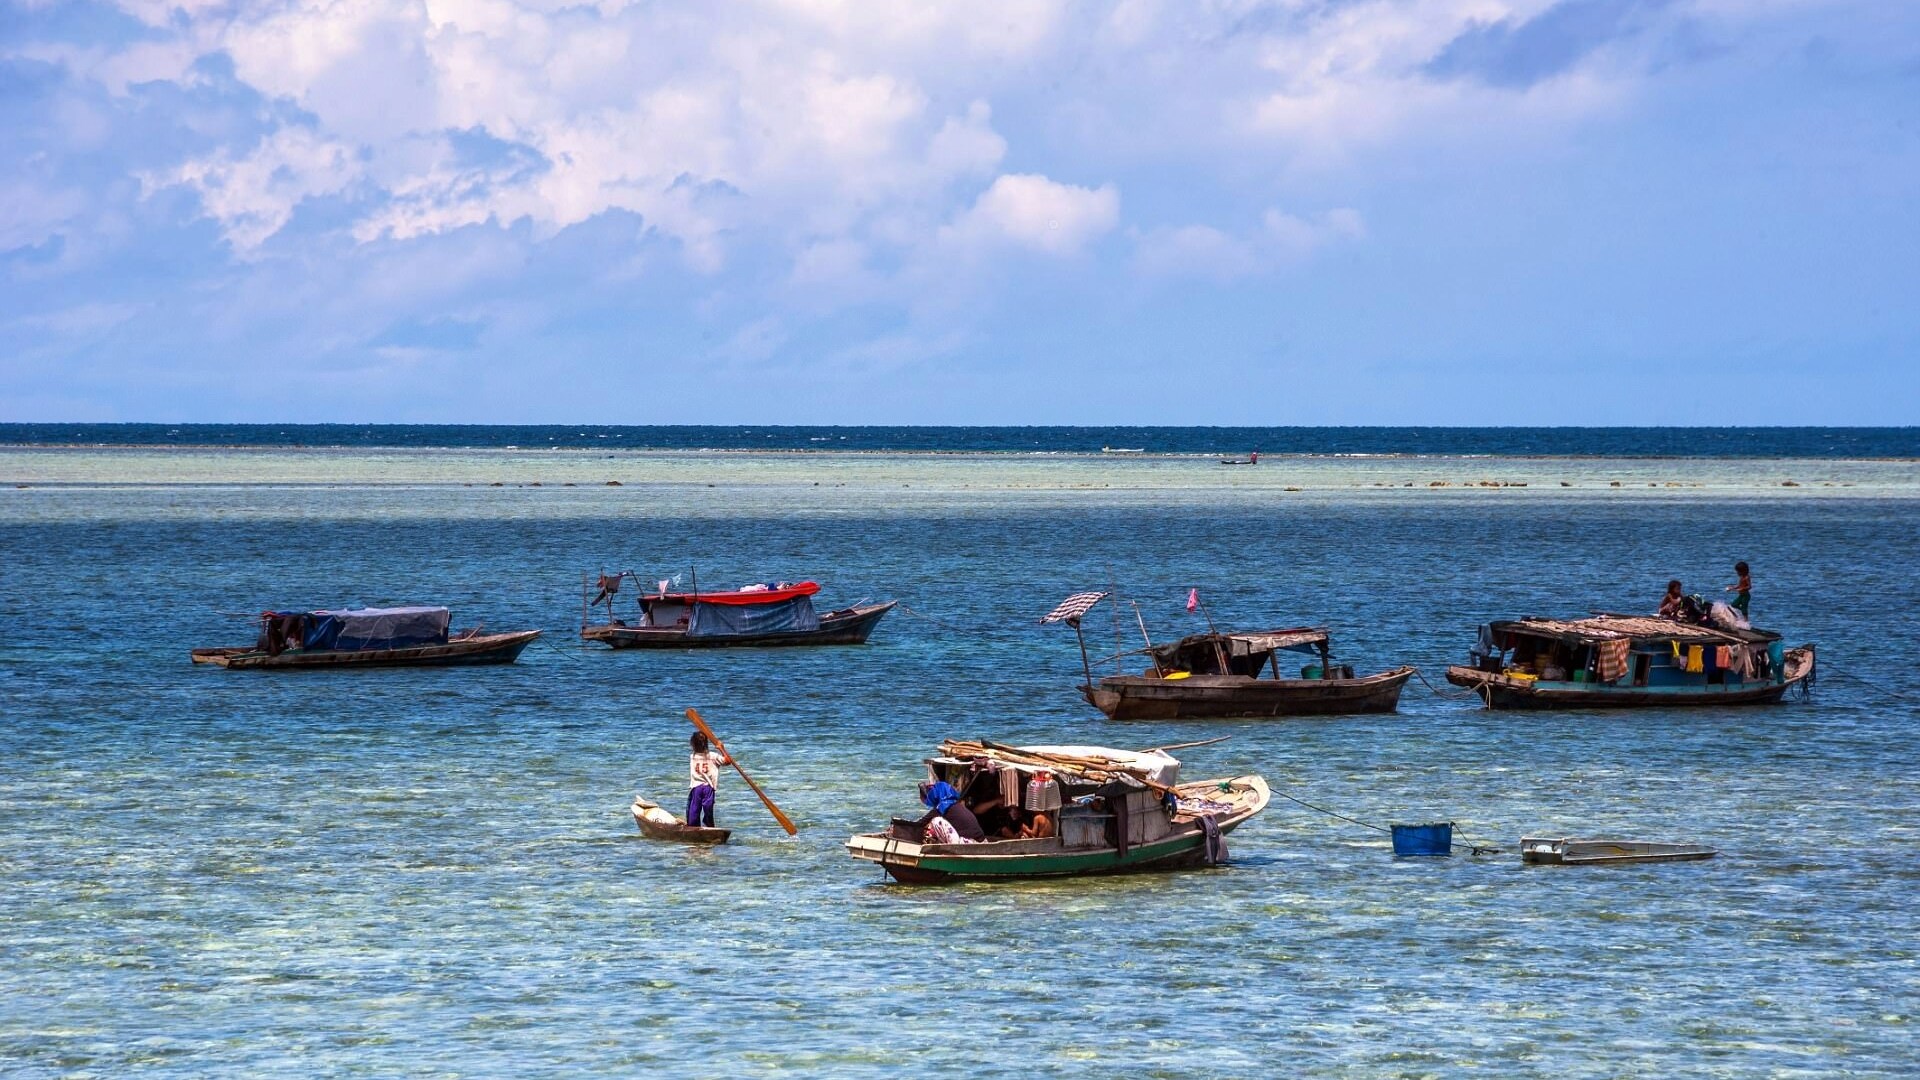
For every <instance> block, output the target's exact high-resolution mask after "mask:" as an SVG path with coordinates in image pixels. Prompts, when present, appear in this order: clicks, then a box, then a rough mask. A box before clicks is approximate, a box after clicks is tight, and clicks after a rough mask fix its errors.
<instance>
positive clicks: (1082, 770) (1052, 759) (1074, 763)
mask: <svg viewBox="0 0 1920 1080" xmlns="http://www.w3.org/2000/svg"><path fill="white" fill-rule="evenodd" d="M940 752H941V753H942V754H944V755H946V756H947V757H953V758H989V759H991V760H994V761H1001V762H1005V763H1007V764H1009V765H1022V766H1025V767H1027V768H1029V769H1048V770H1051V771H1053V772H1057V773H1063V774H1065V775H1068V776H1077V777H1080V778H1082V779H1085V780H1091V781H1093V782H1094V783H1099V784H1104V783H1107V782H1109V781H1111V780H1115V779H1118V778H1119V777H1122V776H1125V777H1127V778H1128V779H1131V780H1133V781H1135V782H1137V783H1140V784H1143V785H1145V786H1147V787H1149V788H1151V789H1153V790H1154V791H1157V792H1159V793H1161V794H1163V795H1164V794H1166V793H1167V792H1169V791H1172V790H1173V789H1172V788H1170V787H1167V786H1166V785H1165V784H1161V783H1158V782H1156V781H1153V780H1149V779H1148V778H1147V777H1148V775H1149V772H1150V770H1148V769H1146V768H1143V767H1141V766H1139V765H1132V764H1128V763H1126V762H1121V761H1116V760H1114V759H1112V758H1109V757H1094V756H1084V755H1079V754H1049V753H1037V752H1035V751H1031V750H1022V749H1020V748H1019V747H1015V746H1005V745H1002V744H1000V743H996V742H988V741H986V740H984V739H982V740H979V741H973V740H968V739H948V740H947V741H946V742H943V743H941V744H940Z"/></svg>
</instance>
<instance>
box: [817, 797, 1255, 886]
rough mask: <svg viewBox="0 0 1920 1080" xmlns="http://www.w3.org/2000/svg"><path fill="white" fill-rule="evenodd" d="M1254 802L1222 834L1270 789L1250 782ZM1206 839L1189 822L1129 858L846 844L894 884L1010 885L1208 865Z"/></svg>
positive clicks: (871, 838) (1032, 848) (861, 841)
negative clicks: (1026, 880) (1024, 880)
mask: <svg viewBox="0 0 1920 1080" xmlns="http://www.w3.org/2000/svg"><path fill="white" fill-rule="evenodd" d="M1248 780H1249V781H1250V782H1251V784H1252V787H1251V789H1250V790H1251V791H1252V792H1253V801H1252V802H1251V804H1250V805H1248V806H1246V807H1245V808H1243V809H1242V810H1240V811H1238V812H1236V813H1233V814H1230V815H1227V816H1223V817H1220V818H1218V819H1217V820H1218V823H1219V826H1220V831H1221V832H1222V833H1229V832H1232V831H1233V830H1234V828H1235V827H1236V826H1238V825H1239V824H1240V823H1241V822H1243V821H1246V820H1247V819H1248V818H1250V817H1252V816H1253V815H1254V814H1257V813H1259V812H1260V811H1261V810H1263V809H1265V808H1266V805H1267V798H1268V795H1267V785H1266V782H1265V781H1264V780H1262V779H1260V778H1259V777H1250V778H1248ZM1205 845H1206V836H1205V834H1204V833H1203V832H1202V831H1201V828H1200V826H1199V824H1198V823H1197V822H1192V821H1189V822H1186V823H1184V824H1183V825H1181V826H1178V827H1177V828H1176V831H1174V832H1172V833H1170V834H1169V835H1167V836H1164V837H1161V838H1160V839H1158V840H1153V841H1149V842H1147V843H1142V844H1135V845H1131V846H1129V847H1128V848H1127V852H1126V854H1124V855H1122V854H1121V853H1120V852H1119V850H1118V849H1116V848H1111V847H1084V848H1068V847H1060V846H1058V845H1052V846H1047V845H1046V842H1045V841H1038V840H1035V841H1013V842H1008V843H990V844H937V845H925V846H923V845H920V844H915V843H910V842H907V841H903V840H895V839H891V838H889V837H888V836H887V834H885V833H868V834H865V835H861V836H855V837H852V838H851V839H849V840H848V841H847V853H848V854H849V855H852V856H853V857H854V858H856V859H864V860H866V861H868V862H877V863H879V864H880V865H881V867H882V868H883V869H885V870H886V872H887V873H888V874H891V875H892V876H893V877H894V878H895V879H896V880H898V881H902V882H907V883H910V884H925V885H931V884H940V883H943V882H955V881H1009V880H1016V879H1019V878H1050V877H1080V876H1084V875H1093V874H1125V873H1133V872H1138V871H1150V870H1173V869H1178V868H1181V867H1189V866H1200V865H1203V864H1204V863H1205V862H1206V846H1205Z"/></svg>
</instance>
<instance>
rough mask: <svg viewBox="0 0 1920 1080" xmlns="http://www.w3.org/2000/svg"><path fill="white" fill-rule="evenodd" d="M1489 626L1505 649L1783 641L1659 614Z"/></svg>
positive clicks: (1770, 635) (1776, 636) (1765, 633)
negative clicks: (1539, 641)
mask: <svg viewBox="0 0 1920 1080" xmlns="http://www.w3.org/2000/svg"><path fill="white" fill-rule="evenodd" d="M1487 629H1488V630H1489V631H1490V632H1491V633H1492V635H1493V641H1494V644H1495V645H1497V646H1499V647H1500V648H1502V649H1509V648H1512V647H1513V639H1514V638H1516V637H1533V638H1549V639H1552V640H1556V641H1565V642H1573V643H1577V644H1582V645H1592V644H1594V643H1596V642H1601V641H1617V640H1619V639H1621V638H1626V639H1628V640H1631V641H1635V642H1640V643H1645V644H1657V643H1664V642H1669V641H1671V642H1677V643H1679V644H1682V645H1728V644H1733V645H1750V644H1754V643H1759V642H1773V641H1779V640H1780V635H1779V634H1776V633H1774V632H1773V631H1771V630H1754V629H1721V628H1719V627H1714V626H1703V625H1699V624H1696V623H1686V622H1681V621H1680V620H1678V619H1667V618H1661V617H1659V616H1657V615H1595V616H1592V617H1591V618H1586V619H1541V618H1526V619H1515V620H1511V621H1508V622H1496V623H1489V624H1488V625H1487Z"/></svg>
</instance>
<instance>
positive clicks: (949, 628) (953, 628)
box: [900, 604, 965, 634]
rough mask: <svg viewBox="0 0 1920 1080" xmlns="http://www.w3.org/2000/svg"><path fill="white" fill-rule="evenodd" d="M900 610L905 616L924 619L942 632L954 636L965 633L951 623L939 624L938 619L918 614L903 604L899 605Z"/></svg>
mask: <svg viewBox="0 0 1920 1080" xmlns="http://www.w3.org/2000/svg"><path fill="white" fill-rule="evenodd" d="M900 610H901V611H904V612H906V613H907V614H909V615H911V616H913V617H914V618H916V619H925V620H927V621H928V622H930V623H932V624H933V625H935V626H937V627H939V628H940V629H942V630H947V631H951V632H953V633H955V634H960V633H965V631H963V630H961V629H960V628H959V627H957V626H954V625H953V624H952V623H946V622H941V621H940V620H939V619H936V618H934V617H933V616H931V615H923V614H921V613H920V612H918V611H915V610H913V609H912V608H910V607H908V606H907V605H905V604H901V605H900Z"/></svg>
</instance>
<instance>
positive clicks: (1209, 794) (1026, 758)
mask: <svg viewBox="0 0 1920 1080" xmlns="http://www.w3.org/2000/svg"><path fill="white" fill-rule="evenodd" d="M976 762H991V763H992V764H993V765H994V767H996V768H998V769H1001V770H1005V769H1014V770H1016V772H1017V773H1018V776H1019V780H1020V784H1021V787H1022V788H1024V789H1027V790H1028V791H1029V793H1031V791H1032V785H1031V782H1032V780H1033V779H1034V778H1035V777H1036V776H1038V774H1040V773H1042V772H1045V773H1047V774H1049V775H1050V776H1051V777H1053V783H1055V784H1057V785H1058V795H1057V797H1058V799H1059V801H1060V806H1059V809H1058V810H1057V811H1053V812H1052V813H1054V814H1055V818H1056V821H1057V823H1058V826H1057V829H1056V831H1055V833H1054V835H1052V836H1047V837H1041V838H1036V839H989V840H986V841H983V842H980V843H961V844H930V843H926V842H925V834H924V831H923V829H922V827H921V826H920V824H919V823H917V822H915V821H913V820H910V819H896V820H895V821H894V822H893V824H892V825H891V826H890V827H889V828H888V829H886V830H884V831H881V832H874V833H863V834H860V835H857V836H853V837H851V838H849V839H848V840H847V854H849V855H851V856H853V857H854V858H856V859H861V860H864V861H866V862H874V863H879V864H880V866H881V868H882V869H884V870H885V871H886V872H887V874H889V875H891V876H892V877H893V878H894V879H895V880H896V881H901V882H906V883H910V884H942V883H949V882H959V881H1008V880H1018V879H1026V878H1044V877H1075V876H1082V875H1090V874H1115V873H1130V872H1136V871H1157V870H1173V869H1180V868H1187V867H1195V866H1206V865H1213V864H1216V863H1218V862H1219V861H1221V860H1223V859H1224V858H1225V851H1224V847H1225V844H1224V841H1223V840H1222V839H1221V838H1222V837H1224V836H1225V835H1226V834H1227V833H1229V832H1231V831H1233V830H1234V829H1235V828H1236V827H1238V826H1239V825H1241V824H1242V823H1244V822H1245V821H1246V820H1247V819H1249V818H1251V817H1253V815H1255V814H1257V813H1259V812H1260V811H1261V810H1263V809H1265V808H1266V805H1267V800H1268V799H1269V798H1270V793H1269V791H1268V789H1267V783H1266V781H1265V780H1264V779H1262V778H1261V777H1258V776H1236V777H1232V778H1229V779H1221V780H1203V781H1199V782H1197V783H1184V784H1183V783H1179V782H1178V774H1179V767H1180V763H1179V762H1178V761H1177V760H1175V759H1174V758H1172V757H1169V756H1168V755H1166V754H1165V753H1162V752H1155V751H1149V752H1146V753H1133V752H1129V751H1124V750H1111V749H1108V748H1105V747H1095V746H1032V747H1011V746H1000V745H998V744H994V743H958V742H953V741H949V742H947V743H944V744H942V746H941V751H940V755H939V756H937V757H934V758H929V759H928V761H927V768H928V772H929V775H930V776H931V777H932V778H934V779H944V780H946V781H947V782H949V783H955V782H956V781H957V782H959V783H960V784H968V781H969V779H972V783H971V784H968V787H962V788H960V790H962V791H964V792H965V797H966V799H967V801H968V802H970V803H975V799H976V796H975V793H974V791H972V790H968V788H969V787H979V786H980V781H979V780H978V779H977V778H978V777H983V776H984V777H988V782H987V784H986V790H987V797H988V799H991V798H992V797H993V796H994V795H996V794H997V793H998V792H999V790H1000V789H999V786H998V781H997V778H996V777H995V776H994V775H993V774H988V773H981V772H978V771H976V770H977V766H976ZM1168 795H1171V796H1172V797H1173V799H1174V800H1175V803H1174V805H1172V806H1170V805H1169V803H1168V800H1167V796H1168ZM975 805H984V804H983V803H975ZM986 820H989V819H983V821H982V823H983V824H985V822H986Z"/></svg>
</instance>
